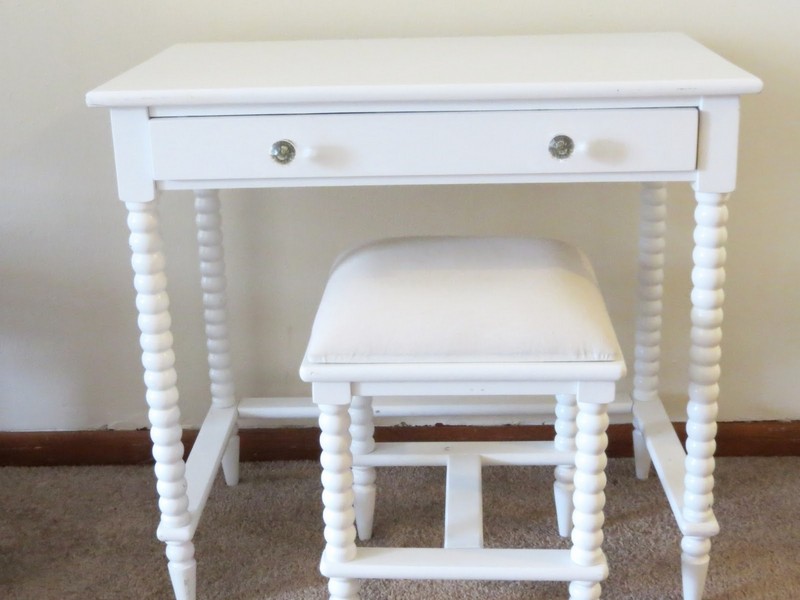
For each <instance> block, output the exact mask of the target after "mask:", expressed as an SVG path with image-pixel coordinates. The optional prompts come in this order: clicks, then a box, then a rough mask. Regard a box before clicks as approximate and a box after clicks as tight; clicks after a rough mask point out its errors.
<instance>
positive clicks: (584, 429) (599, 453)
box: [569, 393, 613, 600]
mask: <svg viewBox="0 0 800 600" xmlns="http://www.w3.org/2000/svg"><path fill="white" fill-rule="evenodd" d="M611 399H613V393H612V394H611V398H610V399H609V401H610V400H611ZM607 412H608V407H607V405H606V404H594V403H588V402H581V401H580V398H579V400H578V417H577V425H578V434H577V436H576V439H575V441H576V447H577V452H576V455H575V467H576V468H575V495H574V502H575V511H574V513H573V517H572V519H573V528H572V549H571V551H570V556H571V558H572V560H573V561H574V562H576V563H577V564H579V565H583V566H589V565H596V564H599V563H602V562H603V561H604V560H605V559H604V555H603V550H602V544H603V521H604V515H603V508H604V506H605V501H606V498H605V493H604V491H603V490H604V489H605V485H606V475H605V468H606V454H605V450H606V446H607V445H608V437H607V435H606V430H607V428H608V414H607ZM600 591H601V587H600V584H599V583H598V582H594V581H573V582H571V583H570V586H569V593H570V599H571V600H597V599H598V598H600Z"/></svg>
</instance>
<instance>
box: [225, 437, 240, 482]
mask: <svg viewBox="0 0 800 600" xmlns="http://www.w3.org/2000/svg"><path fill="white" fill-rule="evenodd" d="M239 445H240V440H239V435H238V434H233V435H231V437H230V439H229V440H228V446H227V447H226V448H225V454H223V455H222V474H223V475H224V476H225V483H226V484H228V485H229V486H234V485H237V484H238V483H239Z"/></svg>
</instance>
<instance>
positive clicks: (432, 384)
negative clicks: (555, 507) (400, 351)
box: [300, 360, 625, 397]
mask: <svg viewBox="0 0 800 600" xmlns="http://www.w3.org/2000/svg"><path fill="white" fill-rule="evenodd" d="M624 374H625V363H624V362H623V361H614V360H609V361H605V362H535V363H500V362H497V363H477V364H476V363H421V364H412V363H394V364H392V363H383V364H378V363H373V364H359V365H349V364H309V363H308V362H306V361H304V362H303V364H302V365H301V367H300V377H301V378H302V379H303V380H304V381H314V382H319V383H325V382H330V383H335V382H343V381H350V382H353V385H354V386H358V388H359V389H360V390H361V392H360V395H363V396H373V397H374V396H400V395H409V396H425V395H433V396H439V395H442V396H458V395H469V396H474V395H478V396H480V395H500V396H509V395H519V394H522V395H526V396H527V395H530V396H542V395H546V394H562V393H563V394H574V393H575V391H576V382H578V381H581V380H584V381H616V380H617V379H619V378H620V377H622V376H623V375H624ZM420 382H424V383H422V387H418V386H417V384H419V383H420ZM372 384H374V385H372ZM406 384H408V385H406ZM489 385H492V386H493V387H492V388H491V390H490V389H488V387H487V386H489ZM367 389H373V390H375V391H373V392H371V393H368V392H367V391H365V390H367ZM392 389H396V390H397V391H395V392H392V391H391V390H392ZM425 389H428V390H429V391H428V392H425ZM459 390H461V391H459Z"/></svg>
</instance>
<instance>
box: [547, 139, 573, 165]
mask: <svg viewBox="0 0 800 600" xmlns="http://www.w3.org/2000/svg"><path fill="white" fill-rule="evenodd" d="M548 150H550V154H551V156H552V157H553V158H557V159H558V160H564V159H565V158H569V157H570V156H572V151H573V150H575V142H573V141H572V138H571V137H569V136H568V135H557V136H556V137H554V138H553V139H552V140H550V146H549V147H548Z"/></svg>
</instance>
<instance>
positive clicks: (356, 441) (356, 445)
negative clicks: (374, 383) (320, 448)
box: [350, 396, 376, 540]
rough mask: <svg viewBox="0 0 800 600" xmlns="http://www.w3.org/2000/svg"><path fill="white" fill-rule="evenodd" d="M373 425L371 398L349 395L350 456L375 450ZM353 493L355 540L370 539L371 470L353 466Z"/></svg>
mask: <svg viewBox="0 0 800 600" xmlns="http://www.w3.org/2000/svg"><path fill="white" fill-rule="evenodd" d="M374 433H375V424H374V422H373V413H372V398H370V397H369V396H353V401H352V403H351V405H350V436H351V437H352V440H353V441H352V442H351V444H350V449H351V451H352V453H353V456H359V455H362V454H369V453H370V452H372V451H373V450H374V449H375V438H374V437H373V436H374ZM353 491H354V492H355V509H356V529H357V530H358V537H359V539H362V540H368V539H370V538H371V537H372V524H373V522H374V516H375V493H376V491H375V467H353Z"/></svg>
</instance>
